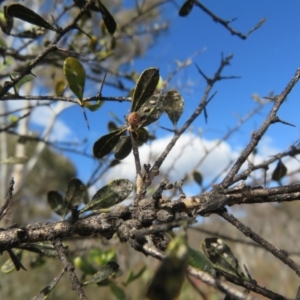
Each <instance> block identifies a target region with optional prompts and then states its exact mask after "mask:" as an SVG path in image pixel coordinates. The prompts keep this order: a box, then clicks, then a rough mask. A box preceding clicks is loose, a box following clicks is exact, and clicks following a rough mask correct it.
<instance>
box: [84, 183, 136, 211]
mask: <svg viewBox="0 0 300 300" xmlns="http://www.w3.org/2000/svg"><path fill="white" fill-rule="evenodd" d="M132 189H133V184H132V182H130V181H129V180H128V179H116V180H114V181H112V182H111V183H109V184H108V185H106V186H104V187H102V188H101V189H100V190H98V192H97V193H96V194H95V195H94V196H93V198H92V199H91V200H90V202H89V203H88V204H87V205H86V206H85V207H84V208H82V209H81V210H80V212H79V213H80V214H82V213H83V212H86V211H88V210H94V209H102V208H109V207H111V206H113V205H116V204H118V203H120V202H121V201H123V200H124V199H126V198H127V197H128V195H129V194H130V193H131V191H132Z"/></svg>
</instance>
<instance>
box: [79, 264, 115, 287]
mask: <svg viewBox="0 0 300 300" xmlns="http://www.w3.org/2000/svg"><path fill="white" fill-rule="evenodd" d="M118 269H119V265H118V264H117V263H116V262H114V261H110V262H108V263H107V264H106V265H105V266H104V267H102V268H101V269H100V271H98V272H97V273H95V274H94V275H93V276H92V277H91V278H90V279H89V280H88V281H86V282H84V283H82V285H83V286H84V285H89V284H93V283H99V282H101V281H103V280H105V279H107V278H108V277H109V276H110V275H112V274H113V273H115V272H117V271H118Z"/></svg>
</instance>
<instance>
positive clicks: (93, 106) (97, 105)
mask: <svg viewBox="0 0 300 300" xmlns="http://www.w3.org/2000/svg"><path fill="white" fill-rule="evenodd" d="M103 103H104V101H100V100H97V102H96V103H95V104H91V103H89V102H83V103H82V105H83V106H84V107H86V108H87V109H89V110H90V111H96V110H98V109H99V108H100V107H101V106H102V105H103Z"/></svg>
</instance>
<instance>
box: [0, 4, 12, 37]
mask: <svg viewBox="0 0 300 300" xmlns="http://www.w3.org/2000/svg"><path fill="white" fill-rule="evenodd" d="M4 18H5V20H0V27H1V29H2V31H3V32H4V33H6V34H10V32H11V30H12V29H13V26H14V18H13V17H11V16H9V15H8V14H7V6H4Z"/></svg>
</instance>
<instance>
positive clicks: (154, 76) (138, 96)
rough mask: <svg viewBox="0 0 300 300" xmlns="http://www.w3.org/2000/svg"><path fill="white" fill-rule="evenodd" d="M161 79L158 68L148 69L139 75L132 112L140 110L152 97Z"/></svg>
mask: <svg viewBox="0 0 300 300" xmlns="http://www.w3.org/2000/svg"><path fill="white" fill-rule="evenodd" d="M158 81H159V71H158V69H157V68H149V69H146V70H145V71H144V72H143V73H142V74H141V76H140V77H139V79H138V81H137V84H136V87H135V90H134V93H133V97H132V104H131V112H134V111H138V110H139V109H140V108H141V107H142V105H143V104H144V103H145V101H146V100H147V99H148V98H149V97H151V96H152V95H153V93H154V91H155V89H156V86H157V84H158Z"/></svg>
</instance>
